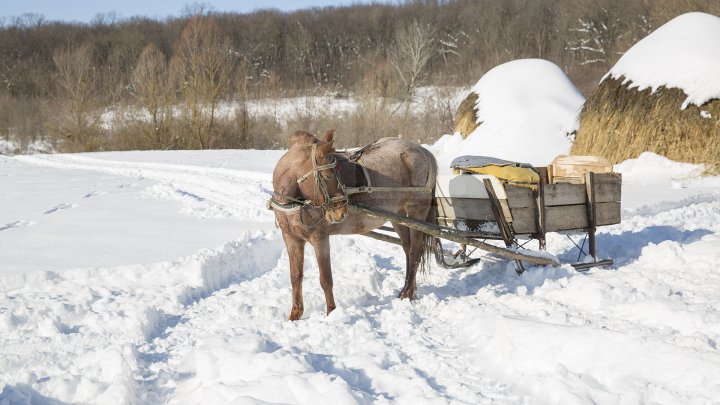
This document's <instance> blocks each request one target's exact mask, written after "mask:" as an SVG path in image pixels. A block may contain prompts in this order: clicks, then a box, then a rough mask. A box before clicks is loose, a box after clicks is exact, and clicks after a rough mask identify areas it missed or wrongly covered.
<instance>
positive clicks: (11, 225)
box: [0, 220, 37, 231]
mask: <svg viewBox="0 0 720 405" xmlns="http://www.w3.org/2000/svg"><path fill="white" fill-rule="evenodd" d="M36 223H37V222H35V221H25V220H20V221H15V222H11V223H9V224H5V225H3V226H0V231H4V230H6V229H13V228H24V227H26V226H33V225H35V224H36Z"/></svg>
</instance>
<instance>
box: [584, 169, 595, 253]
mask: <svg viewBox="0 0 720 405" xmlns="http://www.w3.org/2000/svg"><path fill="white" fill-rule="evenodd" d="M585 190H586V191H587V198H588V204H587V212H588V243H589V250H590V256H592V258H593V261H595V260H597V254H596V251H595V230H596V228H597V225H596V224H597V217H596V212H597V211H596V206H595V173H593V172H587V173H585Z"/></svg>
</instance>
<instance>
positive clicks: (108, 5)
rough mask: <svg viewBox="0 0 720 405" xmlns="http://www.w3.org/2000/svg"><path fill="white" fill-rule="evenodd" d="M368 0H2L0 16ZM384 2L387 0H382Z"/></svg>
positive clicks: (86, 17)
mask: <svg viewBox="0 0 720 405" xmlns="http://www.w3.org/2000/svg"><path fill="white" fill-rule="evenodd" d="M369 2H371V1H370V0H300V1H297V0H295V1H293V0H234V1H233V0H204V1H193V0H189V1H186V0H112V1H109V0H65V1H62V0H3V1H2V6H1V7H0V18H12V17H17V16H20V15H23V14H27V13H31V14H42V15H43V16H44V17H45V19H46V20H50V21H58V20H59V21H77V22H91V21H92V20H93V19H94V18H95V17H96V16H97V15H98V14H108V13H113V12H114V13H115V14H116V17H117V18H118V19H125V18H129V17H134V16H146V17H150V18H156V19H164V18H166V17H168V16H177V15H180V14H181V12H182V10H183V8H185V6H186V5H188V4H191V5H192V4H198V3H199V4H205V5H208V6H210V7H211V8H212V9H213V10H215V11H234V12H252V11H255V10H258V9H267V8H275V9H279V10H283V11H292V10H298V9H303V8H310V7H324V6H341V5H352V4H357V3H369ZM385 2H387V0H385Z"/></svg>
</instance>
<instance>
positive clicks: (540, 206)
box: [535, 167, 548, 250]
mask: <svg viewBox="0 0 720 405" xmlns="http://www.w3.org/2000/svg"><path fill="white" fill-rule="evenodd" d="M539 169H540V170H539V172H540V184H538V189H537V200H536V201H535V202H536V206H537V237H538V245H539V247H540V250H545V184H546V183H547V181H548V172H547V169H546V168H544V167H541V168H539Z"/></svg>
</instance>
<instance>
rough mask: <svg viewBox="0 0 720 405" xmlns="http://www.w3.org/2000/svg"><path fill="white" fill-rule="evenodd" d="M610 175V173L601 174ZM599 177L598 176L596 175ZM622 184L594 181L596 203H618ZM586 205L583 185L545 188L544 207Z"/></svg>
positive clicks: (563, 184) (551, 185)
mask: <svg viewBox="0 0 720 405" xmlns="http://www.w3.org/2000/svg"><path fill="white" fill-rule="evenodd" d="M601 174H612V173H601ZM596 176H599V174H596ZM621 186H622V184H621V183H618V182H598V181H595V198H596V200H595V201H596V202H615V201H620V197H621V195H620V192H621V188H622V187H621ZM586 203H587V191H586V189H585V185H584V184H570V183H557V184H548V185H547V186H545V205H546V206H548V207H554V206H558V205H575V204H586Z"/></svg>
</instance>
